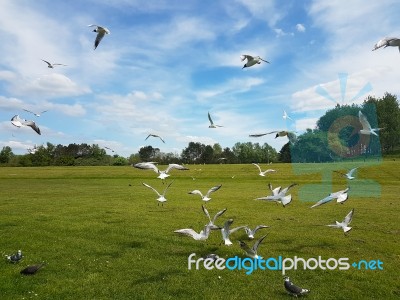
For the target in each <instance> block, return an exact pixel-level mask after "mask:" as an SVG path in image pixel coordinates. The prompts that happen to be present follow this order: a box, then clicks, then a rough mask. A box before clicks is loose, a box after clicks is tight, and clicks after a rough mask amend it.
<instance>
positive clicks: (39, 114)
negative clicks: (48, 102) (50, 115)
mask: <svg viewBox="0 0 400 300" xmlns="http://www.w3.org/2000/svg"><path fill="white" fill-rule="evenodd" d="M23 110H24V111H26V112H28V113H31V114H34V115H35V116H36V117H40V116H41V115H42V114H44V113H45V112H46V111H48V110H43V111H41V112H40V113H35V112H33V111H30V110H27V109H24V108H23Z"/></svg>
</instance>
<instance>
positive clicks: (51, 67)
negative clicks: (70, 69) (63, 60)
mask: <svg viewBox="0 0 400 300" xmlns="http://www.w3.org/2000/svg"><path fill="white" fill-rule="evenodd" d="M42 61H44V62H45V63H46V64H47V67H48V68H50V69H53V68H54V66H67V65H64V64H58V63H55V64H52V63H50V62H48V61H47V60H44V59H42Z"/></svg>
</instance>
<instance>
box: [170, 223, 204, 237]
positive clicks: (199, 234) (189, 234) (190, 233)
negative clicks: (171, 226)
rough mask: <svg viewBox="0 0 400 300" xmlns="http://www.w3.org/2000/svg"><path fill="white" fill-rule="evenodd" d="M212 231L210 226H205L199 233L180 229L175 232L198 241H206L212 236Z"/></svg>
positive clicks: (189, 229) (190, 229)
mask: <svg viewBox="0 0 400 300" xmlns="http://www.w3.org/2000/svg"><path fill="white" fill-rule="evenodd" d="M210 229H211V228H210V226H209V225H205V226H204V228H203V230H201V231H200V232H199V233H197V232H196V231H194V230H193V229H192V228H184V229H178V230H175V231H174V232H175V233H180V234H184V235H187V236H190V237H192V238H193V239H195V240H196V241H204V240H206V239H208V236H209V235H210Z"/></svg>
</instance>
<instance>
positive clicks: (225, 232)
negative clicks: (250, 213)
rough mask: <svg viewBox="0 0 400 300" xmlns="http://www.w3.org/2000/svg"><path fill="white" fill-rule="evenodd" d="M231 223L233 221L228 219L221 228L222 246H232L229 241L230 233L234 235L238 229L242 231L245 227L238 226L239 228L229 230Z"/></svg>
mask: <svg viewBox="0 0 400 300" xmlns="http://www.w3.org/2000/svg"><path fill="white" fill-rule="evenodd" d="M232 223H233V219H229V220H227V221H226V222H225V224H224V227H223V228H221V234H222V240H223V241H224V244H225V245H226V246H230V245H232V242H231V240H230V239H229V235H230V234H231V233H234V232H236V231H238V230H239V229H242V228H244V227H245V226H239V227H235V228H231V225H232Z"/></svg>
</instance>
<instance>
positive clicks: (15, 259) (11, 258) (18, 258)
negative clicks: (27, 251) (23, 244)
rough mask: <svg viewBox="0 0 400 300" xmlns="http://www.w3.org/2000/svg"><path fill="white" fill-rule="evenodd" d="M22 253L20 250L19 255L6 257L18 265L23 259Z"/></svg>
mask: <svg viewBox="0 0 400 300" xmlns="http://www.w3.org/2000/svg"><path fill="white" fill-rule="evenodd" d="M22 257H23V255H22V251H21V250H18V251H17V253H14V254H11V255H6V258H7V259H8V261H9V262H12V263H17V262H19V261H20V260H21V259H22Z"/></svg>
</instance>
